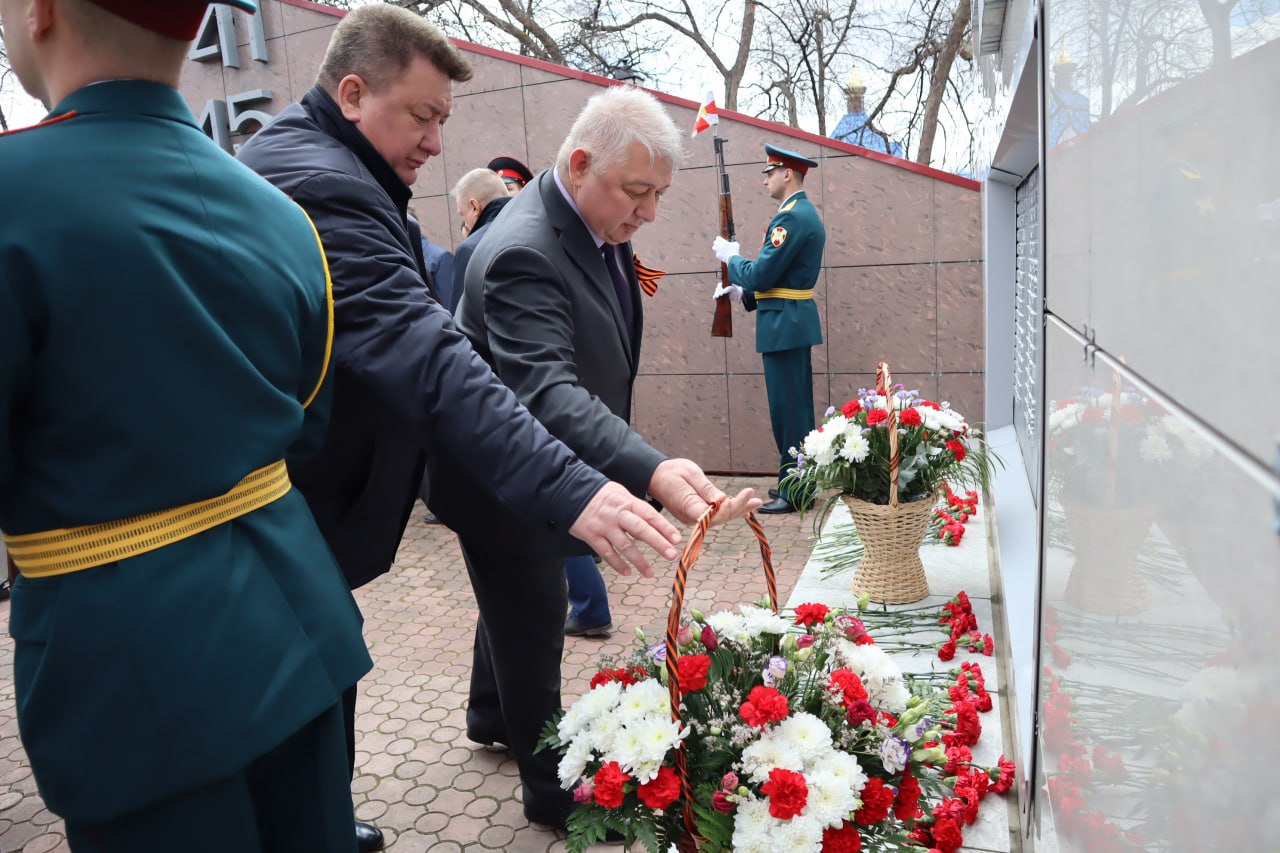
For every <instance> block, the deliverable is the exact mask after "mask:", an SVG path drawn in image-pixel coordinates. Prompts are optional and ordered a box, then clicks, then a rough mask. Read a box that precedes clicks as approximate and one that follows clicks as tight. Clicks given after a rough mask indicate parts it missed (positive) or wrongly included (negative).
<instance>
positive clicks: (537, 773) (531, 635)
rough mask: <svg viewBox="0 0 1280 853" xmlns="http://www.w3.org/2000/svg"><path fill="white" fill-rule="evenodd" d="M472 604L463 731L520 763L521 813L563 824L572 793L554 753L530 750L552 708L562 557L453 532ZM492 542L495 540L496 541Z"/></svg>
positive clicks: (556, 694) (556, 693) (560, 646)
mask: <svg viewBox="0 0 1280 853" xmlns="http://www.w3.org/2000/svg"><path fill="white" fill-rule="evenodd" d="M460 539H461V543H462V554H463V557H464V558H465V560H466V563H467V571H468V572H469V573H470V575H471V586H472V589H473V590H474V591H475V595H476V602H477V603H478V604H479V606H480V620H479V622H478V623H477V625H476V639H475V649H474V651H473V655H472V668H471V695H470V703H469V704H468V706H467V734H468V736H469V737H471V738H472V739H473V740H479V741H489V742H493V741H497V742H501V743H505V744H507V745H508V746H510V747H511V752H512V754H513V755H514V756H515V759H516V765H517V766H518V767H519V769H520V782H521V788H522V791H523V798H524V811H525V816H526V817H528V818H529V819H530V820H533V821H537V822H538V823H545V824H552V825H556V826H563V825H564V822H565V820H566V819H567V818H568V816H569V812H571V811H572V810H573V797H572V796H571V795H570V793H569V792H568V791H565V790H563V789H561V787H560V781H559V778H558V776H557V772H556V770H557V767H558V766H559V763H560V755H559V753H557V752H556V751H555V750H544V751H543V752H541V753H539V754H537V755H534V754H533V750H534V748H535V747H536V746H537V743H538V736H539V734H540V733H541V732H542V729H543V728H544V727H545V726H546V724H547V722H548V721H549V720H550V719H551V717H552V716H553V715H554V714H555V712H556V711H558V710H560V658H561V655H562V654H563V653H564V618H565V610H566V609H567V608H568V606H569V599H568V592H567V589H566V586H565V576H564V558H563V557H561V556H551V557H529V556H526V555H522V554H518V553H516V552H515V551H510V550H504V549H503V548H502V547H501V545H506V546H507V547H510V545H511V543H500V540H501V535H496V536H494V537H493V540H491V541H486V542H481V541H477V540H474V539H469V538H461V537H460ZM499 543H500V544H499Z"/></svg>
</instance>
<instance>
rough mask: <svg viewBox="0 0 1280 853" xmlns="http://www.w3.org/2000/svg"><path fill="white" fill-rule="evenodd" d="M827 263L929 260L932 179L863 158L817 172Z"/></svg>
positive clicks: (834, 163) (835, 163)
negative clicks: (819, 181) (820, 185)
mask: <svg viewBox="0 0 1280 853" xmlns="http://www.w3.org/2000/svg"><path fill="white" fill-rule="evenodd" d="M820 172H821V173H822V174H821V179H822V187H823V195H822V206H823V219H824V221H825V223H826V226H827V263H828V264H831V265H832V266H848V265H865V264H903V263H920V262H922V261H929V260H932V259H933V248H934V246H933V228H934V225H933V185H934V183H936V182H935V181H934V180H933V179H932V178H928V177H926V176H924V175H918V174H915V173H914V172H908V171H906V170H904V169H898V168H896V167H894V166H890V165H888V164H885V163H878V162H876V161H874V160H867V159H865V158H862V157H854V156H849V157H841V158H832V159H828V160H826V161H824V162H823V165H822V169H821V170H820Z"/></svg>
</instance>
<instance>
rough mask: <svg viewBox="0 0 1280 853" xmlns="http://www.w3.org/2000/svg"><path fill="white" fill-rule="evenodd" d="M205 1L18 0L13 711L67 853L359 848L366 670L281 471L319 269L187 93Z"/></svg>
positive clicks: (318, 379)
mask: <svg viewBox="0 0 1280 853" xmlns="http://www.w3.org/2000/svg"><path fill="white" fill-rule="evenodd" d="M230 1H231V2H233V3H234V5H236V6H238V7H240V8H243V9H247V10H251V11H252V10H253V9H254V4H253V3H251V2H248V0H230ZM205 5H206V4H205V3H204V2H196V0H167V2H164V3H157V2H150V0H0V21H2V23H3V26H4V35H5V46H6V47H7V49H8V54H9V58H10V60H11V61H12V63H13V67H14V69H15V71H16V72H17V75H18V79H19V80H20V81H21V82H22V85H23V86H24V87H25V88H26V89H27V91H29V92H31V93H32V94H33V95H35V96H36V97H38V98H40V99H41V100H42V101H43V102H44V103H45V104H46V105H47V106H51V107H52V110H51V112H50V113H49V116H48V118H47V119H46V120H45V121H44V122H42V123H41V124H39V125H36V126H35V127H32V128H26V129H23V130H19V131H16V132H12V133H9V134H7V135H5V136H3V137H0V187H3V192H4V198H5V202H6V206H5V207H4V208H3V209H0V529H3V531H4V534H5V544H6V546H7V550H8V561H7V562H8V564H9V570H10V573H11V575H12V574H14V573H17V577H16V580H15V582H14V586H13V599H12V604H11V610H10V614H9V617H10V618H9V630H10V633H11V634H12V637H13V640H14V683H15V694H16V710H17V716H18V725H19V730H20V733H21V736H22V742H23V746H24V747H25V749H26V752H27V757H28V758H29V760H30V764H31V767H32V769H33V771H34V774H35V779H36V783H37V785H38V786H39V790H40V794H41V796H42V797H43V798H44V801H45V803H46V804H47V805H48V807H49V809H50V810H51V811H53V812H54V813H56V814H58V815H61V816H62V817H64V818H65V819H66V831H67V838H68V840H69V843H70V845H71V849H72V850H75V851H82V850H91V851H106V852H107V853H117V851H118V853H123V852H124V851H129V852H130V853H147V851H160V850H164V851H183V853H193V851H194V853H204V852H205V851H208V853H229V851H236V852H237V853H242V852H243V853H250V851H261V850H271V851H274V853H280V851H297V853H303V851H306V853H314V851H322V852H323V851H352V850H354V847H355V840H354V838H353V835H352V825H353V823H352V821H353V820H354V816H353V814H352V804H351V797H350V791H349V777H348V774H347V761H346V749H345V743H344V736H343V722H342V711H341V706H340V704H339V697H340V694H341V692H342V691H343V690H344V689H345V688H347V687H348V686H350V685H352V684H354V683H355V682H356V681H357V680H358V679H359V677H360V676H361V675H363V674H364V673H365V672H367V671H368V669H369V668H370V660H369V656H368V652H367V651H366V649H365V646H364V643H363V641H362V639H361V636H360V616H359V612H358V611H357V609H356V607H355V603H354V601H353V600H352V597H351V594H350V592H349V591H348V590H347V586H346V583H345V581H344V580H343V577H342V574H341V572H340V570H339V568H338V566H337V564H336V562H335V561H334V558H333V556H332V554H331V553H330V551H329V549H328V547H327V546H326V544H325V541H324V539H323V538H322V536H321V535H320V531H319V530H318V529H317V527H316V524H315V521H314V519H313V518H312V515H311V512H310V510H309V509H308V507H307V504H306V502H305V501H304V499H303V498H302V496H301V494H299V492H298V491H297V490H296V489H293V488H292V487H291V484H290V482H289V479H288V474H287V471H286V465H285V461H286V460H287V459H289V458H292V457H294V456H295V455H296V454H302V453H305V452H307V451H309V450H310V449H311V448H314V447H316V446H318V444H319V441H320V439H321V438H322V436H323V431H324V427H325V412H326V409H327V405H328V403H327V401H328V398H329V388H330V383H328V382H327V381H326V375H327V373H328V361H329V352H330V349H331V346H332V328H333V320H332V302H331V299H330V297H329V279H328V271H327V268H326V264H325V258H324V254H323V251H322V250H321V248H320V243H319V240H318V238H317V236H316V233H315V230H314V229H313V228H312V226H311V223H310V222H309V220H308V219H307V217H306V215H305V214H304V213H303V212H302V210H301V209H300V208H299V207H297V206H296V205H295V204H293V203H292V202H291V201H290V200H289V199H288V198H287V197H286V196H285V195H284V194H282V193H281V192H279V191H278V190H276V189H275V188H273V187H272V186H271V185H270V184H268V183H267V182H265V181H263V180H262V179H261V178H258V177H257V176H256V175H254V174H253V173H252V172H250V171H249V170H248V169H247V168H245V167H244V166H242V165H240V164H239V163H237V162H235V160H233V159H232V158H231V157H229V156H227V155H226V154H225V153H224V152H223V151H221V150H220V149H219V148H218V147H217V146H216V145H215V144H214V143H213V142H212V141H210V140H209V139H208V138H207V137H205V135H204V134H203V133H201V131H200V129H199V128H198V127H197V125H196V122H195V120H194V118H193V117H192V115H191V112H190V110H189V109H188V108H187V106H186V104H185V102H184V101H183V99H182V96H181V95H180V94H179V93H178V92H177V90H176V88H175V87H176V85H177V82H178V77H179V72H180V70H181V67H182V63H183V61H184V59H185V56H186V52H187V48H188V42H189V41H190V39H192V38H193V37H194V35H195V31H196V28H197V26H198V25H199V23H200V20H201V18H202V16H203V14H204V11H205Z"/></svg>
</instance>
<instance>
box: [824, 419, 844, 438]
mask: <svg viewBox="0 0 1280 853" xmlns="http://www.w3.org/2000/svg"><path fill="white" fill-rule="evenodd" d="M848 428H849V419H848V418H846V417H845V416H844V415H832V416H831V417H830V418H828V419H827V421H826V423H824V424H823V425H822V430H823V432H832V433H835V434H836V435H839V434H840V433H842V432H844V431H845V430H846V429H848Z"/></svg>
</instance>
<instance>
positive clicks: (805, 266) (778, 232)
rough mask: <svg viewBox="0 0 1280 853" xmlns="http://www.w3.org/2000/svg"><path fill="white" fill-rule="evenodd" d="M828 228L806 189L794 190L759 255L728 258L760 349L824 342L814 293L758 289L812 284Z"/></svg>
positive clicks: (731, 277) (808, 287)
mask: <svg viewBox="0 0 1280 853" xmlns="http://www.w3.org/2000/svg"><path fill="white" fill-rule="evenodd" d="M826 243H827V229H826V228H824V227H823V225H822V220H821V219H819V218H818V211H816V210H814V207H813V204H812V203H811V202H810V201H809V197H808V196H806V195H805V194H804V191H803V190H802V191H800V192H798V193H794V194H793V195H792V196H791V197H790V198H789V199H787V200H786V202H784V203H783V205H782V207H781V208H780V209H779V210H778V213H777V215H775V216H774V217H773V221H772V222H770V223H769V228H768V229H767V230H766V231H765V235H764V245H763V246H762V247H761V249H760V256H759V257H757V258H756V259H755V260H754V261H749V260H747V259H746V258H744V257H742V256H741V255H738V256H735V257H733V258H731V259H730V261H729V280H730V281H731V282H733V283H734V284H737V285H741V286H742V290H743V298H742V304H743V305H744V306H746V309H747V310H748V311H755V312H756V352H778V351H780V350H788V349H799V348H801V347H811V346H816V345H818V344H820V343H822V324H821V323H820V322H819V320H818V305H817V303H816V302H814V301H813V300H812V299H804V300H795V299H761V300H758V301H757V300H756V298H755V294H756V293H759V292H761V291H764V290H772V289H773V288H775V287H785V288H789V289H791V290H813V286H814V284H816V283H817V281H818V272H819V271H820V270H821V269H822V249H823V247H824V246H825V245H826Z"/></svg>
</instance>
